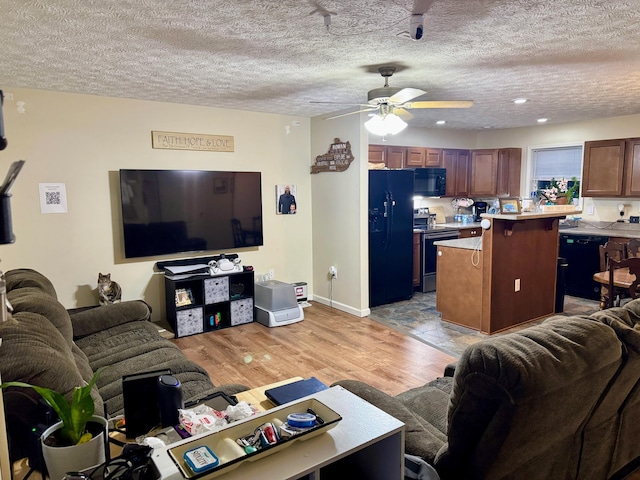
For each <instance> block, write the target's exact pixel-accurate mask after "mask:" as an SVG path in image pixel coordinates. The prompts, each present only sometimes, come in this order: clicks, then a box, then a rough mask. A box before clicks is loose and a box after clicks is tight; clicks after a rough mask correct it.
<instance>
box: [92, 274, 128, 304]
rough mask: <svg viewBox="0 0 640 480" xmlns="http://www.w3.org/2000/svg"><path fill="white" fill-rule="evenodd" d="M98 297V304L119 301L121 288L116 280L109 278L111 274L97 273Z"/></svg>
mask: <svg viewBox="0 0 640 480" xmlns="http://www.w3.org/2000/svg"><path fill="white" fill-rule="evenodd" d="M98 297H99V300H100V305H110V304H112V303H118V302H120V300H121V298H122V289H121V288H120V285H119V284H118V282H116V281H114V280H111V274H110V273H107V274H105V275H103V274H102V273H98Z"/></svg>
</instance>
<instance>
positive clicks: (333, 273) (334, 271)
mask: <svg viewBox="0 0 640 480" xmlns="http://www.w3.org/2000/svg"><path fill="white" fill-rule="evenodd" d="M329 275H331V278H338V269H337V268H336V267H334V266H333V265H331V266H330V267H329Z"/></svg>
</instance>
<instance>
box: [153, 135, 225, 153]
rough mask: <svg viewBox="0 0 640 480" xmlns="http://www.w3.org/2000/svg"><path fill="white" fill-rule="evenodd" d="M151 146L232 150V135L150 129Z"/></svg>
mask: <svg viewBox="0 0 640 480" xmlns="http://www.w3.org/2000/svg"><path fill="white" fill-rule="evenodd" d="M151 148H163V149H169V150H196V151H204V152H233V149H234V144H233V137H232V136H229V135H204V134H200V133H180V132H159V131H153V130H152V131H151Z"/></svg>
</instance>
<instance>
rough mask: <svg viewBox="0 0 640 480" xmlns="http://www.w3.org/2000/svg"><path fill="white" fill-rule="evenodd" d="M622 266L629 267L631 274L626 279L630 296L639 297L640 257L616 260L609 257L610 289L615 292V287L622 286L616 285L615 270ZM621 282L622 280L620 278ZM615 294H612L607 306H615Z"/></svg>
mask: <svg viewBox="0 0 640 480" xmlns="http://www.w3.org/2000/svg"><path fill="white" fill-rule="evenodd" d="M621 268H628V269H629V275H628V277H627V278H626V279H625V283H628V287H627V290H628V292H629V297H630V298H632V299H633V298H638V295H639V294H640V292H639V291H638V285H639V284H640V257H631V258H625V259H623V260H620V261H616V260H614V259H613V258H610V259H609V291H610V292H613V291H614V289H619V288H622V287H616V286H615V283H616V278H615V271H616V270H618V269H621ZM618 283H620V280H618ZM614 303H615V301H614V296H613V295H610V296H609V299H608V304H607V307H608V308H611V307H613V306H614Z"/></svg>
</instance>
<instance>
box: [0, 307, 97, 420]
mask: <svg viewBox="0 0 640 480" xmlns="http://www.w3.org/2000/svg"><path fill="white" fill-rule="evenodd" d="M0 338H2V346H0V372H2V381H3V382H9V381H20V382H26V383H29V384H32V385H38V386H41V387H47V388H51V389H53V390H55V391H57V392H59V393H61V394H62V395H64V396H65V397H66V398H67V399H68V400H70V399H71V396H72V393H73V390H74V388H75V387H77V386H82V385H86V383H87V382H86V380H85V378H83V375H82V374H81V372H80V370H79V369H78V367H77V365H76V356H75V355H74V353H73V351H72V348H71V347H69V345H68V344H67V342H66V340H65V339H64V338H63V336H62V334H61V333H60V332H59V330H58V329H57V328H55V327H54V326H53V324H51V323H50V322H48V321H47V320H46V319H45V318H44V317H42V315H40V314H38V313H33V312H18V313H16V314H14V315H11V316H10V317H9V320H7V321H6V322H4V323H1V324H0ZM85 358H86V357H85ZM21 391H24V393H25V394H27V395H29V396H31V397H33V398H35V399H37V398H39V395H38V394H37V393H36V392H35V391H34V390H32V389H21ZM92 397H93V399H94V403H95V404H96V414H98V415H102V414H103V406H102V399H101V398H100V396H99V394H98V390H97V388H96V387H94V389H93V391H92Z"/></svg>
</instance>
